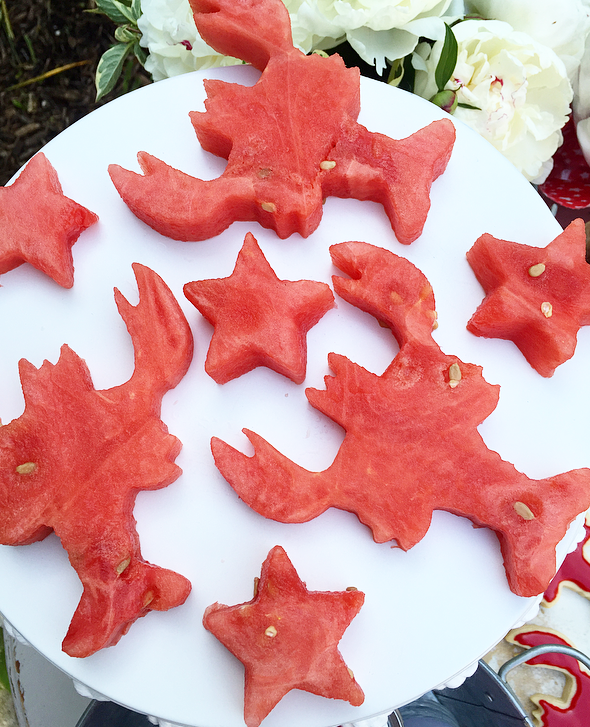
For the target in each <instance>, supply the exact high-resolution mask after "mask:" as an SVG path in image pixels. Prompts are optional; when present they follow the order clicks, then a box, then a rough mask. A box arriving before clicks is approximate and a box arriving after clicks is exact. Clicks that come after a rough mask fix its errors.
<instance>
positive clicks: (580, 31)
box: [469, 0, 590, 81]
mask: <svg viewBox="0 0 590 727" xmlns="http://www.w3.org/2000/svg"><path fill="white" fill-rule="evenodd" d="M469 6H470V9H473V10H475V11H476V12H478V13H480V14H481V15H482V16H483V17H485V18H493V19H494V20H503V21H505V22H506V23H509V24H510V25H511V26H512V27H513V28H514V29H515V30H520V31H522V32H524V33H527V35H530V36H531V38H533V39H534V40H536V41H537V42H539V43H542V44H543V45H546V46H548V47H549V48H551V49H552V50H554V51H555V52H556V53H557V55H558V56H559V57H560V58H561V60H562V61H563V62H564V64H565V67H566V70H567V74H568V77H569V79H570V81H573V80H574V77H575V73H576V70H577V68H578V66H579V64H580V60H581V59H582V54H583V52H584V42H585V40H586V37H587V35H588V33H589V32H590V0H559V2H556V0H508V2H507V0H471V2H470V3H469Z"/></svg>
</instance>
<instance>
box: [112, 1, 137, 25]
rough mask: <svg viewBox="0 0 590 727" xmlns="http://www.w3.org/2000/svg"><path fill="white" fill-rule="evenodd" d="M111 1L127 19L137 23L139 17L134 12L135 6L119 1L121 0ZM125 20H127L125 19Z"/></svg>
mask: <svg viewBox="0 0 590 727" xmlns="http://www.w3.org/2000/svg"><path fill="white" fill-rule="evenodd" d="M110 2H111V3H112V4H113V5H114V6H115V8H117V10H118V11H119V12H120V13H121V15H123V16H124V17H125V18H126V20H127V21H128V22H130V23H133V24H134V25H135V24H136V23H137V18H136V16H135V14H134V11H133V8H132V7H131V6H130V5H127V4H126V3H123V2H119V0H110ZM124 22H125V21H124Z"/></svg>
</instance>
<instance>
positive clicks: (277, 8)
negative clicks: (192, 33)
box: [189, 0, 294, 71]
mask: <svg viewBox="0 0 590 727" xmlns="http://www.w3.org/2000/svg"><path fill="white" fill-rule="evenodd" d="M189 1H190V5H191V8H192V11H193V15H194V18H195V23H196V26H197V29H198V31H199V33H200V35H201V37H202V38H203V40H204V41H205V42H206V43H208V44H209V45H210V46H211V47H212V48H214V49H215V50H216V51H217V52H218V53H222V54H223V55H226V56H232V57H234V58H240V59H241V60H243V61H245V62H246V63H250V64H251V65H253V66H254V67H255V68H258V70H260V71H262V70H264V68H265V67H266V65H267V63H268V61H269V60H270V58H271V57H272V56H274V55H279V54H281V53H288V52H292V51H293V50H294V48H293V39H292V36H291V20H290V18H289V13H288V11H287V8H286V7H285V5H284V4H283V3H282V2H280V0H189Z"/></svg>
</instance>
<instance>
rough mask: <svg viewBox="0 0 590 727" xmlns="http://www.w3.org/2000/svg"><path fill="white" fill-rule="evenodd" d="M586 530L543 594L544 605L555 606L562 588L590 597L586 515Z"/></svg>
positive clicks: (589, 539) (589, 537) (589, 540)
mask: <svg viewBox="0 0 590 727" xmlns="http://www.w3.org/2000/svg"><path fill="white" fill-rule="evenodd" d="M584 532H585V535H584V538H583V539H582V540H581V541H580V542H579V543H578V547H577V548H576V549H575V550H574V551H573V552H572V553H568V555H567V556H566V558H565V560H564V561H563V563H562V564H561V568H560V569H559V570H558V571H557V573H556V575H555V578H554V579H553V580H552V581H551V583H550V584H549V587H548V588H547V590H546V591H545V593H544V594H543V605H545V606H553V605H554V604H555V603H556V602H557V599H558V598H559V596H560V594H561V589H562V588H571V589H572V590H574V591H577V592H578V593H579V594H580V595H582V596H584V597H585V598H589V599H590V525H589V524H588V516H586V523H585V524H584Z"/></svg>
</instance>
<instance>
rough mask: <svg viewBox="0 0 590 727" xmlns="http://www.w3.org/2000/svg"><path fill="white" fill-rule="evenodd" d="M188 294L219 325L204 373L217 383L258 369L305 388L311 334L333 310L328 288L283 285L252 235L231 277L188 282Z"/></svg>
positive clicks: (305, 282) (309, 283) (312, 283)
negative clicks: (261, 367) (287, 379)
mask: <svg viewBox="0 0 590 727" xmlns="http://www.w3.org/2000/svg"><path fill="white" fill-rule="evenodd" d="M184 293H185V295H186V297H187V298H188V299H189V300H190V301H191V303H193V305H194V306H195V307H196V308H198V310H199V311H200V312H201V313H202V315H203V316H204V317H205V318H206V319H207V320H208V321H209V323H211V324H212V325H213V326H214V332H213V336H212V338H211V343H210V345H209V350H208V352H207V359H206V362H205V370H206V371H207V373H208V374H209V375H210V376H211V378H213V379H214V380H215V381H216V382H217V383H218V384H225V383H227V382H228V381H230V380H231V379H235V378H237V377H238V376H242V374H245V373H247V372H248V371H251V370H252V369H254V368H256V367H258V366H266V367H268V368H270V369H272V370H273V371H276V372H277V373H279V374H282V375H283V376H286V377H287V378H289V379H291V380H292V381H294V382H295V383H296V384H300V383H301V382H302V381H303V380H304V379H305V372H306V368H307V338H306V336H307V332H308V331H309V329H310V328H311V327H312V326H314V325H315V324H316V323H317V322H318V321H319V320H320V319H321V318H322V317H323V316H324V315H325V314H326V313H327V311H328V310H330V309H331V308H333V307H334V295H333V293H332V291H331V290H330V286H329V285H327V284H326V283H320V282H315V281H311V280H296V281H292V280H279V278H278V277H277V275H276V274H275V272H274V271H273V269H272V268H271V266H270V265H269V263H268V261H267V260H266V258H265V257H264V254H263V252H262V250H261V249H260V247H259V245H258V243H257V241H256V239H255V238H254V236H253V235H252V234H251V233H248V234H247V235H246V238H245V240H244V244H243V246H242V249H241V250H240V252H239V254H238V258H237V261H236V265H235V268H234V271H233V273H232V274H231V275H230V276H229V277H227V278H218V279H210V280H197V281H193V282H191V283H187V284H186V285H185V286H184Z"/></svg>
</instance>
